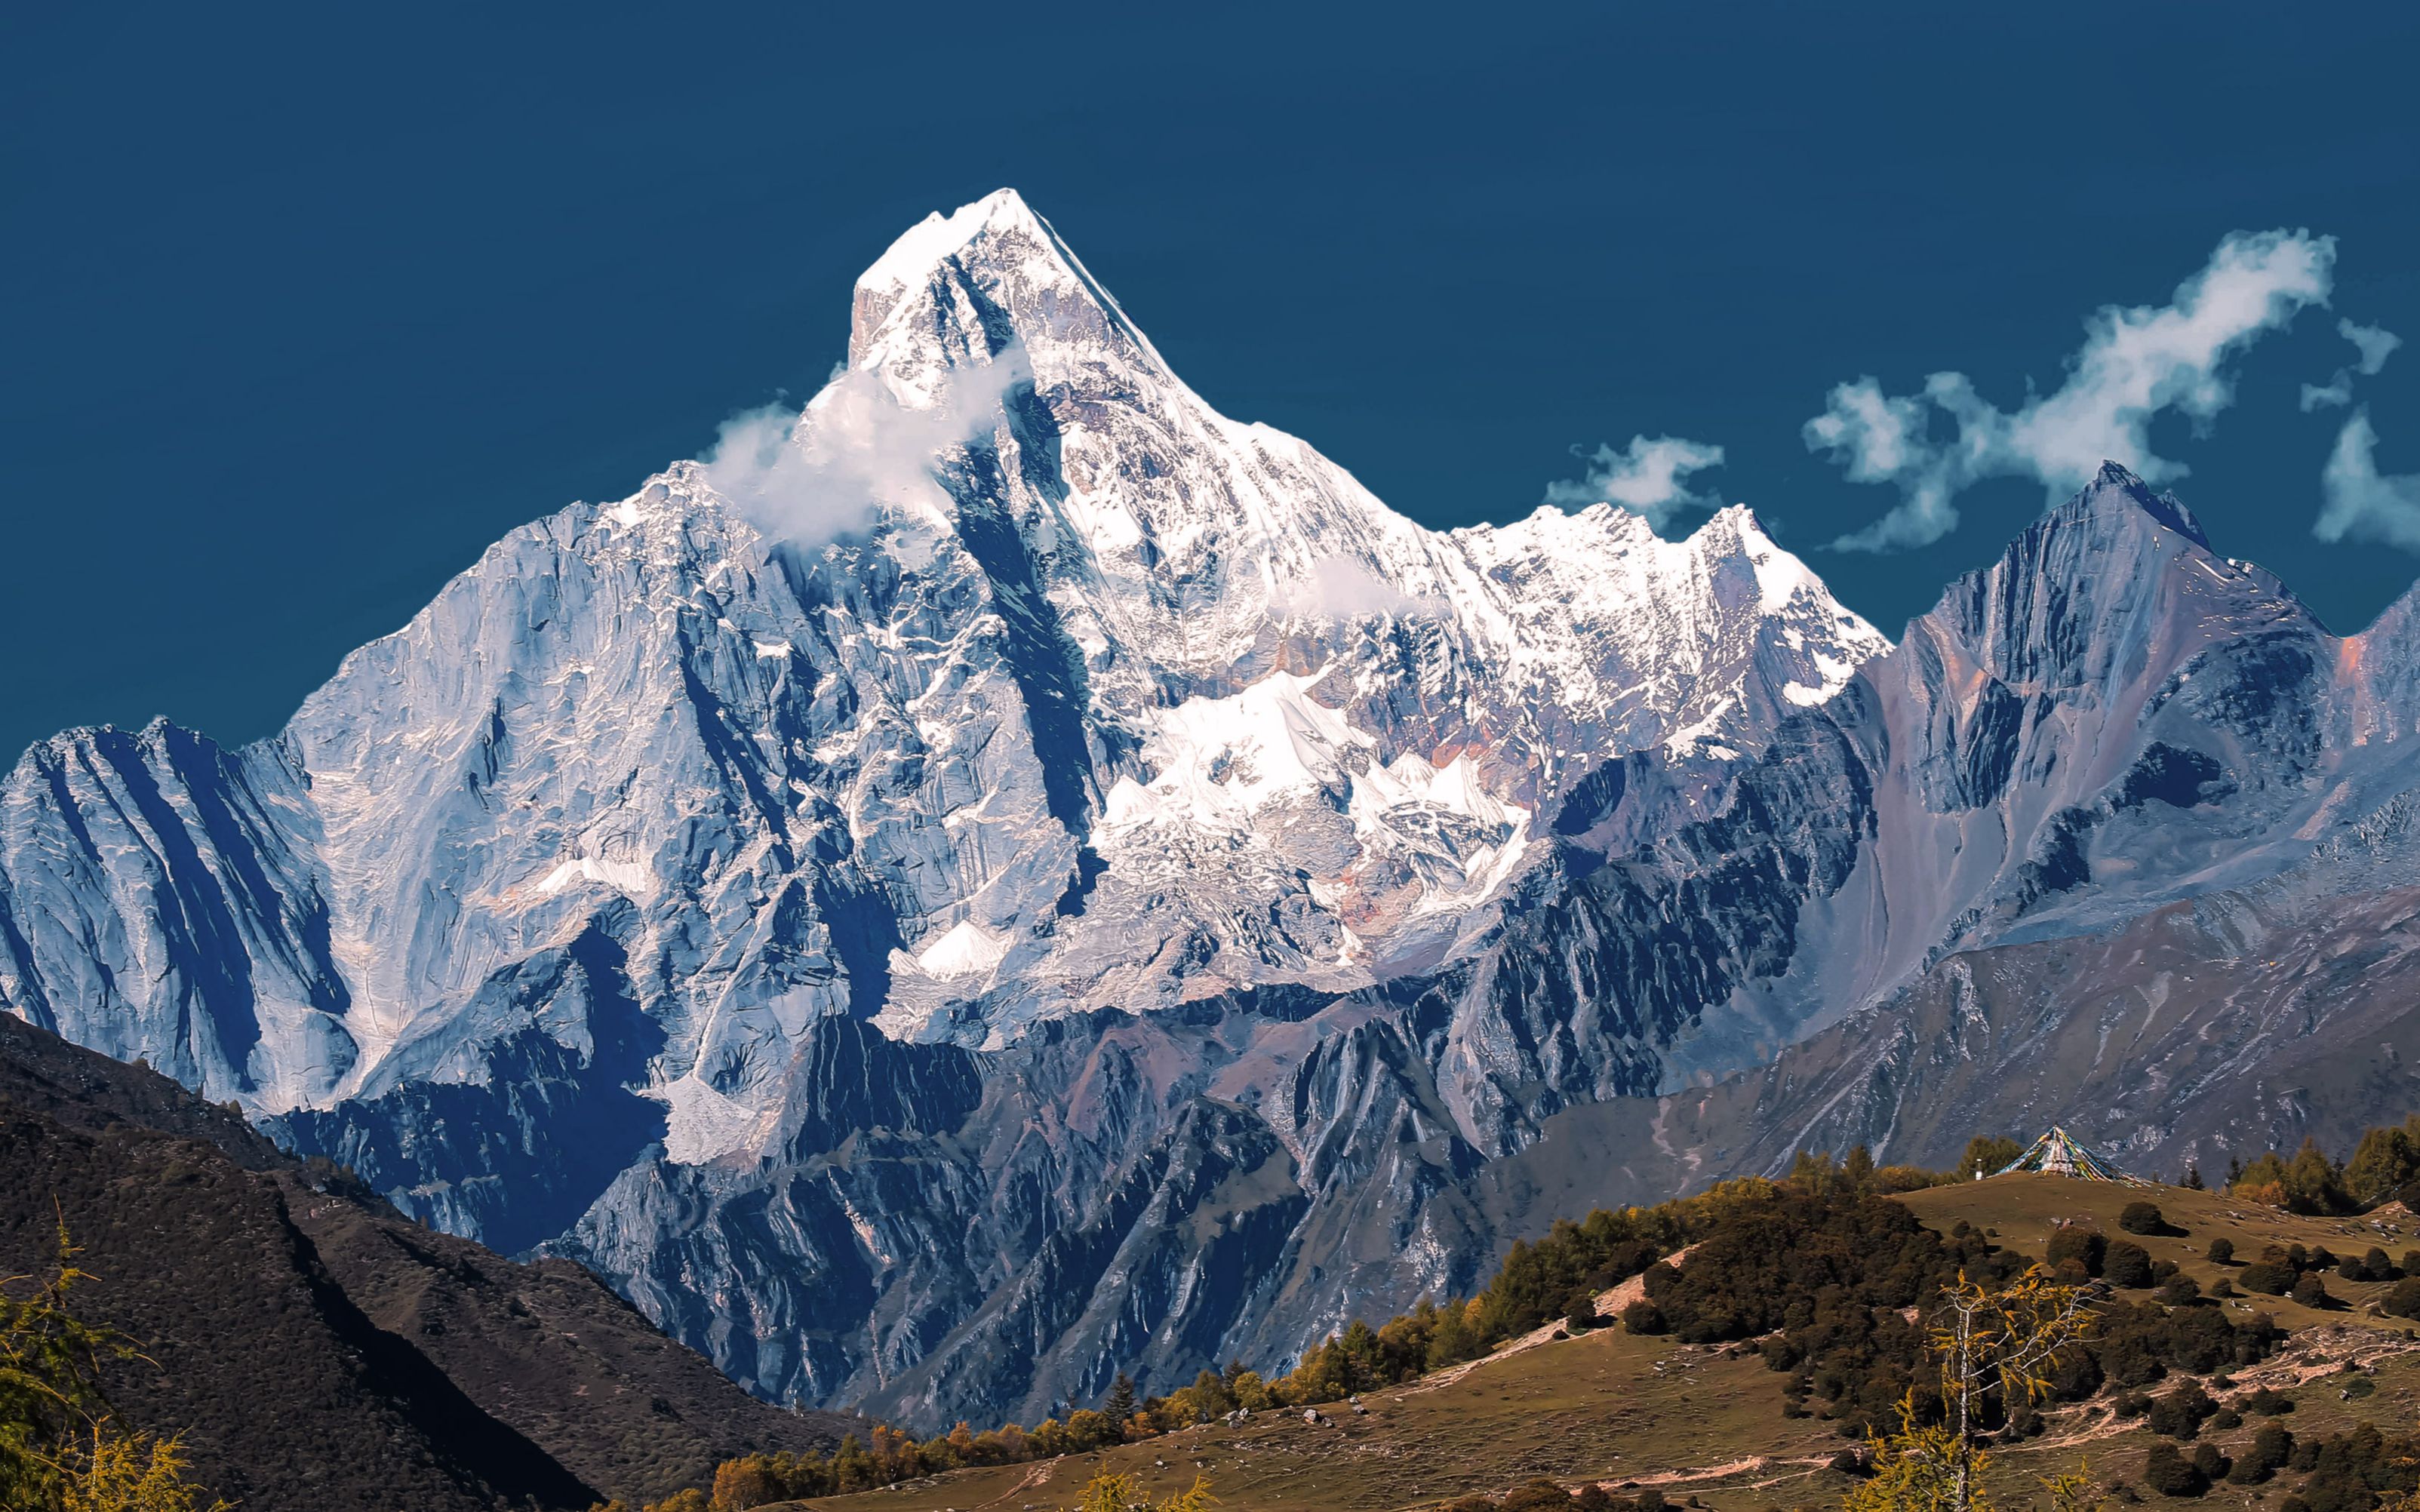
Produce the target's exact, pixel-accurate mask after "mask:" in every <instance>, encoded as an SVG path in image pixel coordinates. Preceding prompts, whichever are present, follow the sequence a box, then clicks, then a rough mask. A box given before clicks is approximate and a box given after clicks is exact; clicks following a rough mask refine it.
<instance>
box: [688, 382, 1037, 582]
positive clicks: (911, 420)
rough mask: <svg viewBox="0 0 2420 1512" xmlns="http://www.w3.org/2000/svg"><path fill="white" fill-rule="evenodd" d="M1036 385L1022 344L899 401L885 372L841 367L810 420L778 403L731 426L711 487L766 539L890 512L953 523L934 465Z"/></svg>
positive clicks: (725, 430)
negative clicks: (1018, 392) (1011, 398)
mask: <svg viewBox="0 0 2420 1512" xmlns="http://www.w3.org/2000/svg"><path fill="white" fill-rule="evenodd" d="M1032 381H1033V375H1032V368H1031V366H1030V365H1029V364H1028V363H1026V360H1025V352H1024V349H1023V348H1022V347H1009V348H1008V349H1007V350H1005V351H1003V352H1001V354H1000V355H999V356H998V357H995V358H994V359H993V360H992V361H991V363H989V364H988V365H986V366H983V367H965V368H956V369H953V370H952V371H951V372H950V373H949V375H948V376H947V377H946V378H945V379H944V381H943V382H942V383H941V384H940V385H939V387H938V388H937V389H936V390H935V391H934V393H932V394H931V395H930V396H927V395H923V394H908V395H906V396H902V395H900V394H898V393H893V392H892V390H891V389H890V388H889V387H888V386H886V385H885V383H884V382H883V380H882V378H881V377H880V375H878V374H876V373H874V372H870V371H866V370H863V369H847V370H843V371H839V372H836V373H835V374H834V375H833V377H832V379H831V381H830V382H829V383H827V384H825V385H824V387H823V389H822V391H821V392H819V393H816V395H815V396H814V398H813V399H811V400H809V401H808V402H807V407H806V409H804V410H803V411H802V412H799V413H796V414H793V413H792V412H790V411H789V410H787V409H782V408H780V407H778V406H768V407H766V408H765V409H751V410H748V411H745V412H743V413H741V414H737V415H734V416H733V417H732V418H731V419H729V420H726V421H724V422H723V423H722V425H721V432H720V434H719V435H718V437H717V439H716V441H715V444H714V447H713V449H712V450H711V451H709V452H708V453H707V454H706V457H705V466H706V480H707V481H708V482H709V483H710V484H712V485H713V486H714V488H715V490H716V491H717V492H719V493H721V495H722V496H723V497H724V498H726V499H728V500H730V501H732V502H733V503H734V504H735V505H737V506H738V508H739V510H740V511H741V512H742V513H743V514H745V515H747V516H748V517H749V518H750V519H752V520H753V521H755V522H756V525H757V526H758V528H759V529H761V530H763V531H764V532H765V533H766V534H768V535H770V536H773V537H775V538H776V539H780V540H785V541H789V542H791V543H793V544H796V545H813V544H815V543H818V542H822V541H828V540H830V539H832V538H833V537H834V536H837V535H842V534H845V533H846V532H850V531H856V530H862V529H864V528H865V527H867V526H868V525H871V524H872V523H873V522H874V521H875V520H876V518H877V517H880V516H881V515H882V514H883V513H885V512H886V511H889V512H892V513H894V514H902V515H906V516H908V517H924V518H926V519H929V520H934V521H946V520H947V518H948V513H949V504H950V501H949V498H948V496H947V495H946V494H944V493H943V492H942V491H941V487H940V485H939V484H938V483H936V482H935V481H934V478H933V470H934V468H935V467H936V466H937V465H938V464H939V462H940V460H941V459H942V457H943V456H944V455H946V454H948V453H949V452H950V451H952V450H953V449H954V448H956V447H959V446H962V445H964V444H966V442H968V441H969V440H973V439H974V438H975V437H977V436H979V435H982V434H983V433H984V432H985V431H987V430H989V429H991V428H992V427H993V426H994V425H996V424H999V423H1000V421H1001V406H1002V403H1003V401H1004V400H1005V399H1006V398H1007V396H1008V394H1009V393H1011V392H1012V391H1013V390H1015V389H1017V388H1019V387H1023V386H1028V385H1031V384H1032Z"/></svg>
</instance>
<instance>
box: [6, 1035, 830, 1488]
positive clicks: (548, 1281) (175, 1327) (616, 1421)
mask: <svg viewBox="0 0 2420 1512" xmlns="http://www.w3.org/2000/svg"><path fill="white" fill-rule="evenodd" d="M0 1145H5V1147H6V1153H5V1155H0V1164H5V1167H6V1168H7V1170H8V1180H7V1182H5V1183H0V1271H5V1272H8V1273H16V1272H22V1271H28V1270H32V1269H34V1268H36V1267H37V1266H38V1264H39V1261H40V1260H41V1259H42V1258H43V1257H44V1256H45V1253H46V1250H47V1247H48V1245H49V1243H50V1241H51V1235H52V1233H53V1231H54V1223H55V1221H56V1219H57V1218H58V1217H64V1218H65V1220H66V1222H67V1224H68V1227H69V1229H70V1233H71V1234H72V1235H73V1237H74V1239H75V1241H76V1242H78V1243H79V1244H81V1245H83V1246H84V1248H85V1255H84V1257H83V1259H84V1263H85V1268H86V1269H89V1270H91V1271H93V1272H94V1273H97V1274H98V1275H99V1276H100V1278H101V1279H100V1280H99V1281H97V1282H95V1283H93V1284H92V1285H91V1287H90V1288H89V1291H88V1306H89V1308H90V1310H91V1311H92V1313H93V1314H94V1316H96V1317H97V1318H99V1319H103V1320H106V1321H108V1322H110V1323H112V1324H114V1325H116V1326H117V1327H119V1328H121V1329H123V1330H124V1331H125V1332H126V1333H128V1334H129V1335H132V1336H133V1337H134V1338H135V1339H136V1340H137V1341H138V1342H139V1344H140V1345H141V1346H142V1348H143V1349H144V1350H145V1352H146V1353H147V1354H148V1355H149V1356H150V1358H151V1360H152V1361H154V1362H156V1368H155V1367H154V1365H145V1364H141V1363H136V1364H133V1365H128V1366H126V1367H125V1368H123V1369H121V1370H119V1371H118V1372H117V1373H116V1377H115V1379H114V1381H113V1390H114V1393H115V1396H116V1400H117V1402H118V1404H119V1407H120V1409H121V1411H122V1412H125V1414H126V1415H127V1416H128V1417H129V1418H130V1419H131V1420H132V1421H133V1422H134V1423H135V1424H136V1425H138V1426H141V1427H151V1428H155V1429H158V1430H161V1431H166V1432H173V1431H178V1430H180V1429H181V1430H183V1431H185V1432H186V1434H187V1442H188V1444H189V1445H190V1447H191V1448H192V1450H193V1452H194V1460H195V1465H196V1470H197V1473H199V1475H200V1477H201V1478H202V1479H203V1480H204V1481H205V1482H206V1483H207V1484H209V1486H211V1487H212V1489H214V1490H216V1491H217V1492H219V1493H220V1494H222V1495H225V1496H228V1497H231V1498H236V1499H240V1502H241V1504H243V1505H244V1506H245V1507H246V1508H247V1509H275V1508H287V1507H290V1508H295V1509H298V1512H302V1509H309V1512H320V1509H336V1508H347V1507H362V1508H373V1507H376V1508H387V1507H391V1506H394V1505H397V1504H403V1505H410V1506H411V1507H414V1508H415V1509H417V1508H424V1507H426V1508H432V1509H445V1508H454V1507H461V1508H473V1507H489V1506H499V1505H505V1504H510V1505H516V1506H518V1505H520V1504H524V1502H525V1501H526V1500H527V1499H529V1498H532V1497H535V1499H536V1500H537V1501H538V1502H539V1503H540V1504H543V1505H546V1506H567V1507H585V1506H586V1505H587V1504H589V1502H590V1500H592V1499H595V1498H597V1497H601V1496H622V1497H624V1498H626V1499H633V1500H635V1499H637V1498H639V1497H643V1496H655V1495H661V1494H664V1493H666V1492H668V1491H669V1490H671V1489H674V1488H675V1487H677V1486H679V1485H682V1484H687V1483H689V1482H691V1481H694V1480H696V1479H698V1478H699V1477H700V1476H701V1475H702V1474H704V1473H710V1471H711V1469H712V1466H713V1465H714V1463H715V1462H716V1461H717V1460H718V1459H721V1458H727V1457H729V1456H730V1455H732V1454H734V1453H743V1452H746V1451H747V1450H748V1449H751V1448H770V1447H784V1446H786V1447H807V1446H814V1445H822V1446H828V1445H830V1443H833V1442H835V1440H836V1439H837V1437H838V1432H837V1431H836V1430H837V1429H840V1428H844V1427H845V1426H846V1425H847V1423H848V1422H849V1420H847V1419H845V1418H840V1417H838V1416H836V1415H834V1414H830V1413H814V1414H805V1415H800V1414H794V1413H789V1412H782V1411H780V1410H779V1409H776V1408H772V1407H768V1406H767V1405H765V1404H764V1403H761V1402H759V1401H756V1400H755V1399H754V1398H752V1397H750V1396H747V1395H746V1394H745V1393H743V1392H741V1391H740V1390H739V1389H738V1388H737V1387H736V1386H733V1385H732V1384H731V1383H730V1382H729V1381H727V1380H725V1379H724V1378H723V1377H722V1376H721V1374H720V1373H719V1372H717V1371H716V1370H715V1369H714V1367H713V1366H712V1365H709V1364H707V1363H706V1361H705V1360H704V1359H702V1358H700V1357H699V1356H697V1355H696V1354H694V1353H692V1352H691V1351H690V1350H688V1349H686V1348H684V1347H682V1346H680V1345H678V1344H675V1343H674V1342H672V1341H670V1340H668V1339H666V1338H664V1337H663V1336H662V1335H660V1334H659V1333H658V1332H657V1331H656V1330H655V1328H654V1327H653V1326H652V1325H650V1324H649V1323H648V1322H647V1321H646V1319H644V1318H642V1317H641V1316H640V1315H639V1314H638V1313H637V1312H636V1311H634V1310H633V1309H632V1308H631V1307H630V1306H629V1305H628V1304H626V1303H624V1302H623V1301H622V1300H621V1299H620V1298H618V1297H616V1296H615V1295H614V1294H613V1292H612V1291H610V1290H608V1289H607V1288H605V1287H604V1286H603V1285H602V1284H600V1283H599V1282H597V1280H596V1279H595V1278H594V1277H592V1276H590V1275H588V1274H587V1273H584V1272H582V1271H581V1270H580V1269H579V1268H578V1267H577V1266H574V1265H571V1264H569V1263H568V1262H566V1261H560V1260H555V1261H546V1262H542V1263H540V1264H537V1265H520V1264H515V1263H513V1262H511V1261H508V1260H505V1259H504V1258H502V1257H498V1256H496V1255H494V1254H492V1253H490V1252H489V1251H488V1250H486V1249H484V1248H482V1247H481V1246H479V1245H477V1244H474V1243H472V1242H469V1241H466V1240H459V1239H455V1238H451V1237H449V1236H446V1235H442V1234H436V1233H432V1232H430V1231H429V1230H427V1229H425V1228H422V1227H419V1226H418V1225H415V1224H413V1223H411V1222H410V1221H409V1220H406V1219H404V1218H402V1217H400V1216H399V1215H397V1214H396V1213H395V1212H394V1211H393V1210H392V1209H389V1208H388V1207H387V1206H386V1205H385V1204H384V1203H383V1202H381V1201H380V1200H378V1199H377V1198H376V1197H374V1196H366V1195H365V1194H364V1195H356V1194H355V1192H354V1191H353V1190H351V1188H350V1183H349V1182H347V1181H346V1180H344V1179H343V1178H342V1177H341V1176H339V1175H337V1174H336V1173H334V1172H333V1171H328V1170H324V1169H323V1170H319V1171H317V1172H314V1171H311V1170H306V1169H305V1168H304V1167H303V1166H302V1164H301V1163H300V1162H297V1161H295V1160H293V1159H292V1158H290V1157H288V1156H286V1155H284V1154H282V1153H281V1152H279V1151H278V1150H277V1149H275V1147H273V1146H271V1145H270V1144H269V1142H268V1141H267V1140H265V1139H263V1138H261V1137H260V1136H259V1135H258V1134H255V1133H254V1132H253V1131H252V1130H251V1129H249V1128H248V1127H247V1126H246V1125H245V1124H244V1123H243V1120H242V1119H240V1118H239V1117H237V1116H236V1115H235V1114H233V1113H232V1112H229V1111H227V1110H225V1109H224V1108H220V1107H217V1106H214V1105H212V1104H210V1103H205V1102H203V1101H201V1100H200V1099H199V1098H196V1097H194V1095H193V1094H191V1093H189V1092H186V1091H185V1090H184V1089H183V1088H179V1087H178V1086H177V1084H175V1083H174V1082H171V1081H169V1080H168V1079H167V1078H165V1077H163V1076H160V1075H157V1074H155V1073H153V1072H150V1071H148V1070H147V1069H145V1068H142V1067H139V1066H125V1065H120V1064H119V1063H117V1062H116V1061H112V1060H109V1059H107V1058H106V1057H101V1056H97V1055H94V1054H92V1053H91V1052H89V1051H85V1050H81V1049H78V1048H76V1047H75V1046H72V1045H70V1044H67V1043H66V1042H65V1041H60V1040H58V1039H57V1038H55V1037H54V1036H52V1035H50V1034H47V1033H45V1032H44V1031H42V1030H39V1029H36V1028H33V1027H31V1026H26V1025H24V1024H22V1023H20V1022H19V1021H17V1020H15V1019H12V1018H8V1017H6V1016H5V1015H0ZM54 1204H55V1208H54Z"/></svg>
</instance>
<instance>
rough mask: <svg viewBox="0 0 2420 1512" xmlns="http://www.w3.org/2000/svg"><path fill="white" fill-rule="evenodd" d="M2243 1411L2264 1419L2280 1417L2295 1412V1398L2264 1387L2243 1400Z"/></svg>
mask: <svg viewBox="0 0 2420 1512" xmlns="http://www.w3.org/2000/svg"><path fill="white" fill-rule="evenodd" d="M2243 1410H2244V1411H2245V1412H2257V1413H2259V1414H2260V1415H2261V1416H2262V1417H2278V1416H2281V1415H2283V1414H2285V1413H2287V1412H2292V1411H2293V1410H2294V1398H2292V1397H2291V1396H2287V1395H2286V1394H2285V1393H2283V1392H2278V1391H2272V1390H2270V1389H2269V1388H2268V1387H2266V1386H2263V1387H2261V1388H2260V1389H2259V1390H2258V1391H2256V1392H2254V1393H2253V1394H2252V1395H2251V1396H2247V1397H2245V1398H2244V1399H2243Z"/></svg>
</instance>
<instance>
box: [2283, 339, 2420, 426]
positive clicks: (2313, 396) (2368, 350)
mask: <svg viewBox="0 0 2420 1512" xmlns="http://www.w3.org/2000/svg"><path fill="white" fill-rule="evenodd" d="M2336 334H2337V335H2339V336H2342V337H2343V338H2344V339H2345V340H2347V341H2349V342H2351V343H2352V344H2353V347H2355V349H2357V350H2358V351H2359V352H2360V353H2361V357H2360V360H2359V361H2357V362H2355V363H2353V365H2352V366H2350V367H2339V368H2337V369H2336V376H2335V377H2334V378H2330V379H2328V380H2327V382H2326V383H2325V384H2319V383H2305V384H2304V385H2303V413H2304V414H2306V415H2307V414H2309V413H2310V412H2311V411H2312V410H2314V409H2319V408H2320V407H2321V406H2322V405H2324V406H2326V407H2327V408H2329V409H2343V408H2344V407H2345V406H2346V405H2349V404H2350V403H2352V376H2353V375H2354V374H2355V373H2359V374H2360V375H2361V376H2362V377H2364V378H2374V377H2376V376H2377V374H2378V370H2379V369H2380V368H2381V367H2384V366H2385V365H2386V360H2387V358H2389V357H2391V356H2393V355H2394V353H2395V348H2396V347H2400V346H2402V345H2403V338H2402V337H2400V336H2398V335H2397V334H2396V333H2395V332H2392V331H2389V330H2387V329H2386V328H2385V327H2384V326H2365V325H2358V324H2356V323H2354V322H2353V321H2352V320H2350V319H2349V318H2348V319H2344V320H2339V321H2337V322H2336Z"/></svg>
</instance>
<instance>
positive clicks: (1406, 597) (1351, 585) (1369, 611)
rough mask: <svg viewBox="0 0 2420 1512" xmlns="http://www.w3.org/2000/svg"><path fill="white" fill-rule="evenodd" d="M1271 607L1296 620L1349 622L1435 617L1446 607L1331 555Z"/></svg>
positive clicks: (1284, 589) (1313, 565) (1280, 594)
mask: <svg viewBox="0 0 2420 1512" xmlns="http://www.w3.org/2000/svg"><path fill="white" fill-rule="evenodd" d="M1271 607H1272V608H1274V609H1276V610H1277V611H1278V612H1279V613H1280V614H1284V615H1289V616H1292V617H1294V618H1297V619H1306V620H1332V621H1339V622H1350V621H1353V620H1361V619H1367V618H1369V617H1371V616H1373V615H1393V616H1395V617H1396V618H1399V619H1401V618H1405V617H1408V616H1412V615H1419V614H1428V615H1434V614H1436V613H1438V612H1439V611H1440V610H1441V609H1443V607H1444V606H1443V605H1442V604H1440V603H1439V602H1438V601H1437V600H1436V599H1434V598H1416V597H1414V596H1413V595H1411V594H1407V593H1405V592H1404V591H1403V590H1402V589H1401V588H1398V587H1396V586H1395V585H1394V584H1393V583H1391V582H1389V581H1388V580H1387V579H1386V578H1385V576H1383V575H1382V574H1381V573H1380V572H1379V571H1378V569H1377V568H1376V567H1374V566H1371V565H1369V564H1368V563H1362V562H1359V561H1357V560H1355V559H1354V558H1352V557H1348V556H1340V555H1330V556H1324V557H1321V558H1320V559H1318V560H1317V561H1315V562H1313V563H1311V570H1310V571H1309V572H1308V573H1306V574H1305V575H1304V576H1303V577H1302V578H1301V579H1297V580H1295V581H1294V582H1291V583H1286V584H1284V585H1282V586H1280V589H1279V590H1278V592H1277V594H1275V595H1274V597H1273V599H1272V603H1271Z"/></svg>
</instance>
